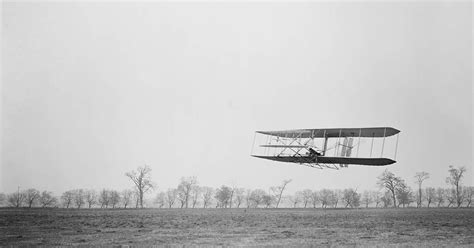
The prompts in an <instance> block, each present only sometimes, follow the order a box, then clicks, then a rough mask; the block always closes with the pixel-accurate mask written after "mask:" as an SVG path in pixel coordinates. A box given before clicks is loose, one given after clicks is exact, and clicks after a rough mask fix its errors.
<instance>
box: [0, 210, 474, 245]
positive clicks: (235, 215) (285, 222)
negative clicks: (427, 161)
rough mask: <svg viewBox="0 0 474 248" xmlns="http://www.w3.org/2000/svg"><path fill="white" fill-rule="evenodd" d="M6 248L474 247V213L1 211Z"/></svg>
mask: <svg viewBox="0 0 474 248" xmlns="http://www.w3.org/2000/svg"><path fill="white" fill-rule="evenodd" d="M0 244H1V245H6V246H8V245H45V246H51V245H86V246H87V245H94V246H97V245H139V246H142V245H144V246H148V245H167V244H176V245H203V246H206V245H229V246H233V245H244V246H262V245H270V246H289V245H293V246H302V245H308V246H309V245H311V246H313V245H314V246H333V245H334V246H375V245H378V246H380V245H382V246H386V245H394V246H416V247H419V246H425V247H432V246H449V247H452V246H466V247H468V246H469V247H472V246H474V209H472V208H471V209H354V210H350V209H335V210H334V209H332V210H322V209H247V210H245V209H186V210H181V209H142V210H136V209H130V210H128V209H127V210H123V209H122V210H120V209H118V210H111V209H108V210H101V209H91V210H89V209H81V210H77V209H31V210H29V209H1V210H0Z"/></svg>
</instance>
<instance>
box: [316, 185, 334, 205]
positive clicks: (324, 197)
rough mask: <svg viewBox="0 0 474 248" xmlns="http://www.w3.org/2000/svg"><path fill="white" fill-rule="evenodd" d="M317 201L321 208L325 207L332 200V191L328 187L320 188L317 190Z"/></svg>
mask: <svg viewBox="0 0 474 248" xmlns="http://www.w3.org/2000/svg"><path fill="white" fill-rule="evenodd" d="M319 201H320V202H321V208H327V206H328V205H330V204H331V201H332V191H331V190H329V189H322V190H320V191H319Z"/></svg>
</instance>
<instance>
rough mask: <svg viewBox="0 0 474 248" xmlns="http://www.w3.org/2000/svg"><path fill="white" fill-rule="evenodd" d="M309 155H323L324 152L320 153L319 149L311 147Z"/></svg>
mask: <svg viewBox="0 0 474 248" xmlns="http://www.w3.org/2000/svg"><path fill="white" fill-rule="evenodd" d="M309 155H310V156H321V155H322V154H321V153H319V152H318V151H315V150H314V149H313V148H311V147H310V148H309Z"/></svg>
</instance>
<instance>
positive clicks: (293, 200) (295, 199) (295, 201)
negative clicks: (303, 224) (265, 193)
mask: <svg viewBox="0 0 474 248" xmlns="http://www.w3.org/2000/svg"><path fill="white" fill-rule="evenodd" d="M301 199H302V195H301V194H300V193H299V192H296V193H295V194H294V195H293V196H291V198H290V201H291V204H292V205H293V208H296V207H297V206H298V203H300V202H301Z"/></svg>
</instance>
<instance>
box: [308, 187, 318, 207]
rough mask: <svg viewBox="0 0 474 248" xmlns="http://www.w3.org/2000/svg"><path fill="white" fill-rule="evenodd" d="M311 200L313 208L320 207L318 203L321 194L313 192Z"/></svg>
mask: <svg viewBox="0 0 474 248" xmlns="http://www.w3.org/2000/svg"><path fill="white" fill-rule="evenodd" d="M310 200H311V205H313V208H316V205H318V202H319V194H318V192H317V191H316V190H315V191H312V192H311V198H310Z"/></svg>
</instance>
